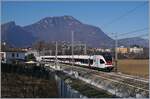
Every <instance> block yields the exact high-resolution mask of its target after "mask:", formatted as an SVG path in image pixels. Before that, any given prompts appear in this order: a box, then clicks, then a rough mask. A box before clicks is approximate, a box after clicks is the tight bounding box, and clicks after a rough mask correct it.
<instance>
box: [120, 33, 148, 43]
mask: <svg viewBox="0 0 150 99" xmlns="http://www.w3.org/2000/svg"><path fill="white" fill-rule="evenodd" d="M145 36H148V33H145V34H142V35H138V36H133V37H130V38H136V37H140V38H141V37H145ZM122 39H126V38H122ZM119 40H120V39H119ZM121 42H124V41H119V43H121Z"/></svg>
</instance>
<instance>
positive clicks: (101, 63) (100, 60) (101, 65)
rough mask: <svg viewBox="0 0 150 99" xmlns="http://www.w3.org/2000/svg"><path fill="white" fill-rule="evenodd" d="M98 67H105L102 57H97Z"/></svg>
mask: <svg viewBox="0 0 150 99" xmlns="http://www.w3.org/2000/svg"><path fill="white" fill-rule="evenodd" d="M99 64H100V68H105V61H104V60H103V59H101V58H100V59H99Z"/></svg>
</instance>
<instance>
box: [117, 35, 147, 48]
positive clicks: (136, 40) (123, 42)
mask: <svg viewBox="0 0 150 99" xmlns="http://www.w3.org/2000/svg"><path fill="white" fill-rule="evenodd" d="M118 43H119V46H126V47H129V46H132V45H139V46H141V47H149V40H148V39H143V38H140V37H133V38H125V39H120V40H118Z"/></svg>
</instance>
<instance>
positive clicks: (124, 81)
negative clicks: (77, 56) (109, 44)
mask: <svg viewBox="0 0 150 99" xmlns="http://www.w3.org/2000/svg"><path fill="white" fill-rule="evenodd" d="M59 65H61V68H62V69H63V70H65V71H68V72H69V71H71V70H72V71H74V72H78V73H79V75H81V76H86V77H87V78H91V79H92V78H94V77H97V78H102V79H104V80H108V81H111V82H114V83H118V84H120V85H126V86H128V87H132V88H134V89H138V90H142V91H146V92H149V81H148V80H145V79H142V78H137V77H134V76H130V75H125V74H119V73H114V72H111V73H109V72H103V71H98V70H94V69H90V68H84V67H80V66H71V65H68V64H62V63H59Z"/></svg>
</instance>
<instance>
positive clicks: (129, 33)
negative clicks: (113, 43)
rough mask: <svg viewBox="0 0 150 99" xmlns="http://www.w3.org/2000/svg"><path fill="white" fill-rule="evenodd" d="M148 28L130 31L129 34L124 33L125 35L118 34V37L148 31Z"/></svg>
mask: <svg viewBox="0 0 150 99" xmlns="http://www.w3.org/2000/svg"><path fill="white" fill-rule="evenodd" d="M148 29H149V28H148V27H147V28H142V29H137V30H134V31H130V32H126V33H121V34H118V36H119V35H121V36H122V35H127V34H131V33H136V32H140V31H145V30H148Z"/></svg>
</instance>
